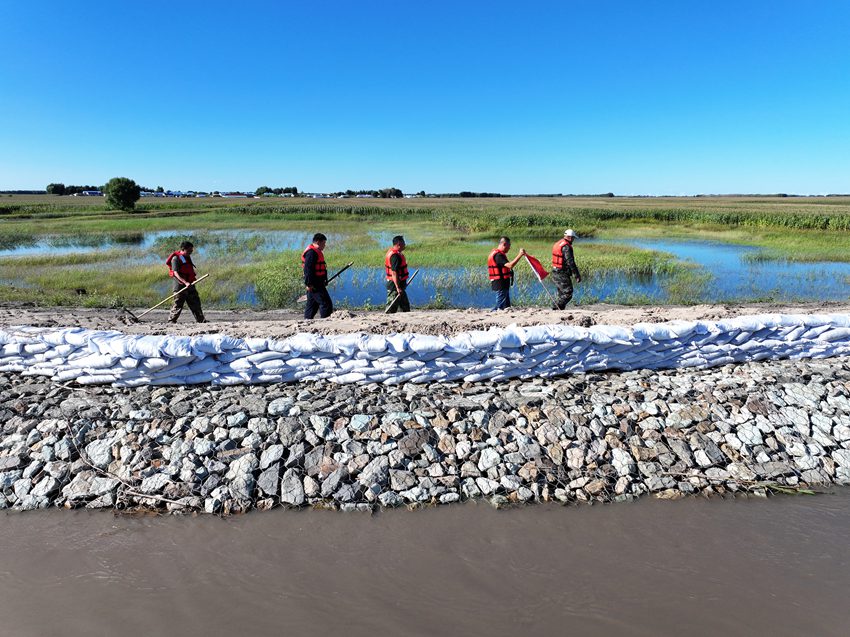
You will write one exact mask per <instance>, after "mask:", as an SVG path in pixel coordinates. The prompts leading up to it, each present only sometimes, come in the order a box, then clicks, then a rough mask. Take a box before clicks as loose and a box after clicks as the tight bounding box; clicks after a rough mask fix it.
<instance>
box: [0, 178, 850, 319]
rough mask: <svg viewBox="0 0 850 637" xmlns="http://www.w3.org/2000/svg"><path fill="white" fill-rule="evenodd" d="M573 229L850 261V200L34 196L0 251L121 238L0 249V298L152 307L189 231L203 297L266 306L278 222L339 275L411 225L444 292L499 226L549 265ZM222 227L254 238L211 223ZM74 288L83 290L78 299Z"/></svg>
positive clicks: (671, 271) (599, 262)
mask: <svg viewBox="0 0 850 637" xmlns="http://www.w3.org/2000/svg"><path fill="white" fill-rule="evenodd" d="M566 227H572V228H574V229H575V230H576V231H577V232H578V233H579V235H580V237H581V238H588V237H598V238H604V239H629V238H644V239H653V238H661V239H663V238H676V239H703V240H704V239H708V240H714V241H721V242H728V243H737V244H747V245H754V246H759V247H761V248H762V250H761V251H759V252H756V253H753V254H752V255H750V256H749V257H748V258H750V259H752V260H774V259H787V260H790V261H801V262H805V261H818V260H829V261H850V232H847V230H848V229H850V197H820V198H796V197H787V198H786V197H704V198H703V197H696V198H637V197H635V198H597V197H593V198H580V197H567V198H501V199H462V200H461V199H411V200H365V201H356V202H354V201H352V200H351V199H346V200H308V199H272V200H269V199H258V200H245V199H239V200H229V199H212V198H210V199H180V200H162V199H155V200H154V199H146V200H142V201H141V202H140V203H139V205H138V208H137V210H136V211H134V212H131V213H125V212H120V211H113V210H108V209H107V208H106V205H105V203H104V202H103V200H102V199H89V198H83V197H53V196H48V195H34V196H13V197H7V198H3V199H2V200H0V248H9V247H13V246H17V245H33V244H34V243H35V242H36V241H37V240H38V239H39V238H42V237H44V236H49V240H50V243H51V245H54V246H57V247H59V246H69V245H75V244H80V245H90V246H97V245H101V244H102V243H103V242H104V241H105V240H107V239H109V240H111V241H116V242H118V243H119V244H120V247H115V248H110V249H108V250H102V251H97V252H93V253H90V254H79V253H72V254H68V255H42V256H31V257H25V258H21V257H6V258H0V280H2V281H4V282H6V283H7V285H6V286H4V287H3V288H0V300H6V301H37V302H39V303H45V304H57V305H78V304H86V305H91V306H104V307H109V306H120V305H123V304H127V305H136V306H141V305H152V304H153V303H154V302H156V301H158V300H159V299H160V298H161V297H162V291H163V290H166V291H167V288H168V280H167V277H166V276H165V272H166V271H165V267H164V265H163V264H162V263H161V261H164V259H165V257H166V256H167V254H168V253H169V252H170V251H171V250H172V249H174V248H175V247H176V244H177V243H178V242H179V241H180V240H182V239H183V238H190V239H191V240H193V241H194V242H195V243H196V244H197V245H202V246H204V249H205V259H204V260H203V262H201V263H200V264H199V265H200V269H202V271H204V272H207V271H209V272H211V273H213V274H214V277H213V279H214V281H215V283H214V284H213V283H211V284H210V285H207V286H205V289H204V290H203V294H202V296H203V298H204V302H205V303H206V304H209V305H219V306H223V307H235V306H238V305H240V300H239V295H240V291H243V290H245V289H247V288H249V287H250V286H254V288H255V289H256V292H257V296H258V298H259V299H260V301H261V303H263V304H264V305H266V306H270V307H281V306H289V305H291V303H292V300H293V299H294V298H295V297H297V296H298V295H299V294H300V293H301V282H300V274H299V268H300V260H299V257H300V251H301V250H300V246H299V249H297V250H284V251H279V252H274V251H269V250H268V247H269V244H268V242H267V237H268V233H269V232H271V231H280V230H286V231H294V232H299V233H303V234H304V235H305V236H309V235H310V234H312V233H313V232H316V231H321V232H324V233H325V234H328V235H329V236H331V237H332V240H331V241H330V242H329V245H328V248H327V259H328V263H329V265H330V269H331V270H335V269H336V267H339V266H341V265H342V264H344V263H346V262H348V261H354V262H355V264H356V265H357V266H358V267H360V268H364V267H375V268H380V267H381V264H382V263H383V258H384V253H385V251H386V249H387V247H388V245H387V243H388V241H387V240H386V239H388V237H390V236H392V235H393V234H404V235H405V237H406V239H407V242H408V245H409V247H408V251H407V253H406V254H407V256H408V260H409V262H410V264H411V267H412V268H416V267H422V266H429V267H442V268H458V269H467V270H466V271H462V273H461V274H457V275H452V276H447V278H446V280H445V281H444V282H442V283H444V285H445V288H446V290H449V291H450V290H451V289H452V288H458V287H462V286H465V285H466V286H468V285H471V284H473V283H472V282H473V281H478V279H480V278H481V276H483V275H482V274H481V270H482V268H483V263H484V260H485V259H486V255H487V253H488V252H489V250H490V249H491V247H492V246H494V245H495V243H496V241H497V239H498V237H499V236H500V235H501V234H508V235H510V236H511V238H512V241H513V246H514V252H513V253H512V254H516V250H518V249H519V248H520V247H524V248H526V249H527V250H528V251H529V252H530V253H531V254H534V255H535V256H537V257H538V258H540V259H541V261H543V262H544V264H547V265H548V263H549V259H550V256H549V255H550V250H551V246H552V243H553V242H554V241H555V240H556V239H557V238H558V237H559V236H560V235H561V233H562V232H563V229H564V228H566ZM226 230H250V231H254V232H255V233H256V234H253V235H244V236H241V237H240V236H238V235H233V234H230V235H222V234H218V233H216V232H215V231H226ZM153 231H161V232H167V233H169V236H166V237H161V238H160V239H159V240H158V241H157V242H156V243H155V244H154V245H153V247H152V248H150V249H144V250H143V249H141V248H140V247H138V244H139V243H140V242H141V240H142V238H143V237H144V234H145V233H148V232H153ZM370 231H371V232H372V233H373V235H370V234H369V233H370ZM374 233H379V234H380V237H381V239H382V240H380V241H379V240H376V239H375V236H374ZM337 239H338V240H337ZM576 256H577V260H578V263H579V266H580V267H581V270H582V272H583V273H584V274H585V276H587V277H588V278H592V277H594V276H605V275H607V274H617V273H618V274H625V275H628V276H633V277H641V276H657V275H662V276H663V277H664V281H665V289H666V291H667V294H668V296H669V299H670V300H671V301H672V302H682V303H687V302H689V300H693V299H694V298H696V297H697V296H698V294H699V292H700V290H704V289H705V286H707V285H710V275H707V274H706V273H705V272H702V271H700V270H698V269H695V268H692V267H690V266H688V265H687V264H682V263H680V262H677V261H676V260H675V259H673V258H672V257H671V256H670V255H666V254H663V253H659V252H653V251H649V250H640V249H636V248H625V247H623V246H621V245H606V244H596V245H588V244H583V243H582V241H581V240H579V241H578V242H577V244H576ZM356 272H357V270H355V271H352V272H351V273H350V275H351V276H353V277H356V276H358V275H357V274H356ZM355 280H356V279H355ZM79 288H84V289H85V290H86V292H87V294H86V295H84V296H79V295H78V294H77V292H76V290H77V289H79ZM615 298H616V299H620V300H621V302H624V303H636V304H640V303H644V302H647V301H648V299H647V298H645V297H642V296H641V295H639V294H634V293H632V292H631V291H629V290H627V289H626V290H623V291H622V292H618V293H617V294H616V295H615V297H614V298H609V299H608V300H614V299H615ZM590 301H592V299H590V298H589V297H586V298H585V299H584V302H590ZM446 303H447V299H446V297H444V296H443V297H440V296H439V295H438V296H437V297H436V298H435V299H433V300H432V305H433V306H434V307H443V306H444V305H445V304H446Z"/></svg>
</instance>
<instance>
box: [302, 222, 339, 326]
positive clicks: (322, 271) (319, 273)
mask: <svg viewBox="0 0 850 637" xmlns="http://www.w3.org/2000/svg"><path fill="white" fill-rule="evenodd" d="M327 243H328V238H327V237H326V236H325V235H323V234H322V233H321V232H317V233H316V234H314V235H313V243H311V244H310V245H308V246H307V247H306V248H305V249H304V252H303V253H302V254H301V265H302V266H303V268H304V286H305V287H306V288H307V306H306V307H305V308H304V318H305V319H312V318H315V317H316V313H317V312H318V314H319V316H320V317H321V318H327V317H329V316H330V315H331V313H333V311H334V304H333V301H331V295H330V294H328V288H327V286H328V266H327V264H325V246H326V245H327Z"/></svg>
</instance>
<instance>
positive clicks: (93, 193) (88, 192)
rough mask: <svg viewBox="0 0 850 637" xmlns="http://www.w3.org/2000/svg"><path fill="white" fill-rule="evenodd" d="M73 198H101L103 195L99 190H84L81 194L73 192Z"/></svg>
mask: <svg viewBox="0 0 850 637" xmlns="http://www.w3.org/2000/svg"><path fill="white" fill-rule="evenodd" d="M74 196H75V197H103V193H102V192H101V191H100V190H84V191H82V192H75V193H74Z"/></svg>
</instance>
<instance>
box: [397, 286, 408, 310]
mask: <svg viewBox="0 0 850 637" xmlns="http://www.w3.org/2000/svg"><path fill="white" fill-rule="evenodd" d="M398 310H399V312H409V311H410V299H409V298H408V297H407V292H406V291H405V292H404V293H403V294H402V295H401V299H400V300H399V302H398Z"/></svg>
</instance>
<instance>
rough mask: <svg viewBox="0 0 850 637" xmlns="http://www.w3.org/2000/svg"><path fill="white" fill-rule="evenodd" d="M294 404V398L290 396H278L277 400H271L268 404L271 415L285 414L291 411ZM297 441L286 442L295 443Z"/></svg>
mask: <svg viewBox="0 0 850 637" xmlns="http://www.w3.org/2000/svg"><path fill="white" fill-rule="evenodd" d="M294 404H295V401H294V400H293V399H292V398H289V397H288V396H284V397H283V398H276V399H275V400H273V401H271V402H270V403H269V404H268V406H267V409H268V413H269V416H285V415H286V414H288V413H289V408H290V407H292V405H294ZM295 442H297V441H295ZM295 442H292V443H284V444H287V445H289V444H295Z"/></svg>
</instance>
